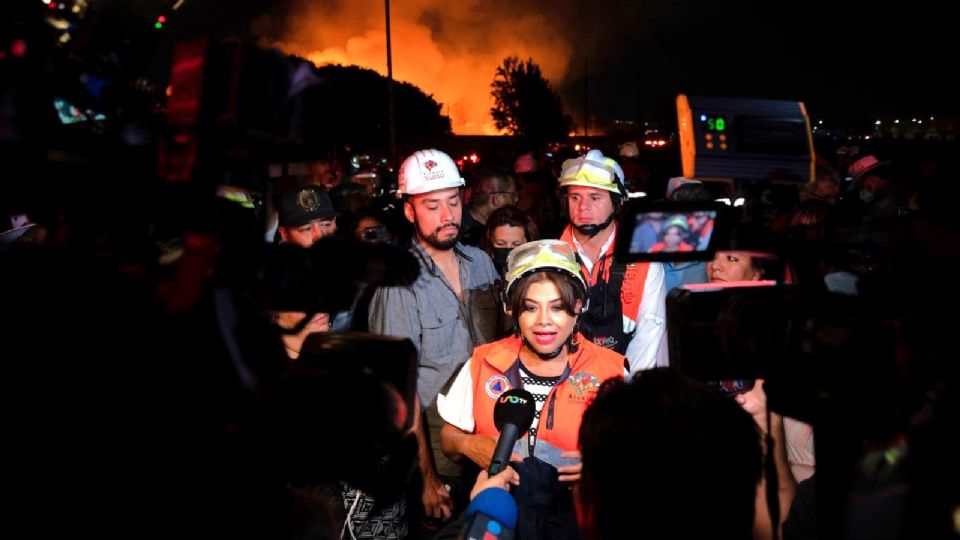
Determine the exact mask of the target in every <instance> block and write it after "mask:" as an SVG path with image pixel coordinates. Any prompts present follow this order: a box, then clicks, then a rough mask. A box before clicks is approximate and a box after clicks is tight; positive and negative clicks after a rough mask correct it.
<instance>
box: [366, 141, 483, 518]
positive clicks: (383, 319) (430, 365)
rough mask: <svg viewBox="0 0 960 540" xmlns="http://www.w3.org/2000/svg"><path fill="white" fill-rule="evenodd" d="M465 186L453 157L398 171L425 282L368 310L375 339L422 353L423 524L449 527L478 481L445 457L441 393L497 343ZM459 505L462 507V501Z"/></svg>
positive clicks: (388, 290) (389, 292) (426, 154)
mask: <svg viewBox="0 0 960 540" xmlns="http://www.w3.org/2000/svg"><path fill="white" fill-rule="evenodd" d="M463 186H464V180H463V178H462V177H461V176H460V171H459V170H458V169H457V166H456V164H455V163H454V162H453V160H452V159H450V156H448V155H447V154H445V153H443V152H441V151H439V150H433V149H430V150H420V151H418V152H415V153H414V154H413V155H411V156H410V157H408V158H407V159H406V160H404V162H403V164H402V165H401V166H400V173H399V186H398V189H397V196H398V197H399V198H401V199H402V200H403V212H404V215H405V216H406V218H407V220H409V221H410V223H412V224H413V229H414V234H413V238H412V241H411V246H410V251H411V253H413V255H414V256H415V257H416V258H417V259H418V260H419V262H420V276H419V277H418V278H417V280H416V281H415V282H414V283H413V284H412V285H410V286H408V287H382V288H380V289H378V290H377V291H376V293H375V294H374V296H373V299H372V300H371V303H370V318H369V322H370V331H371V332H375V333H379V334H386V335H392V336H400V337H406V338H409V339H410V340H411V341H412V342H413V344H414V345H415V346H416V348H417V353H418V360H419V368H418V370H417V395H418V397H419V400H420V405H421V407H422V409H423V411H424V413H425V420H426V425H427V429H424V428H423V425H424V422H419V423H418V424H419V427H418V434H417V435H418V438H419V440H420V443H421V444H420V448H421V451H420V471H421V475H422V479H423V499H422V502H423V505H424V511H425V513H426V517H428V518H436V519H443V520H446V519H449V518H450V517H451V516H452V515H453V511H454V508H455V506H457V504H456V503H460V502H462V503H465V502H467V496H468V495H469V492H470V487H471V486H472V485H473V478H467V477H465V476H464V474H463V470H462V468H461V467H460V466H459V465H457V464H456V463H454V462H452V461H451V460H450V459H449V458H447V457H446V456H444V455H443V453H442V452H441V450H440V428H441V427H442V426H443V420H442V419H441V418H440V416H439V414H438V413H437V405H436V397H437V394H438V393H439V392H440V389H441V388H442V387H443V386H444V385H445V384H446V383H447V382H448V381H449V380H450V379H451V378H452V377H453V375H454V374H455V373H456V372H457V370H458V369H459V367H460V366H461V365H462V364H463V363H464V362H466V361H467V360H468V359H469V358H470V355H471V354H472V352H473V349H474V347H477V346H478V345H482V344H484V343H487V342H489V341H492V340H493V338H494V335H495V332H496V330H497V328H498V324H499V320H498V316H499V309H498V303H497V299H496V295H495V293H494V283H495V282H496V280H497V279H498V278H499V275H498V274H497V271H496V270H495V269H494V266H493V263H492V262H491V261H490V257H489V256H487V254H486V253H484V252H483V251H481V250H480V249H477V248H474V247H470V246H464V245H462V244H460V243H459V242H458V241H457V239H458V236H459V232H460V223H461V219H462V217H463V203H462V200H461V188H463ZM458 499H459V500H458Z"/></svg>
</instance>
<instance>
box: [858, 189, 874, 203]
mask: <svg viewBox="0 0 960 540" xmlns="http://www.w3.org/2000/svg"><path fill="white" fill-rule="evenodd" d="M860 200H861V201H863V202H865V203H868V202H871V201H873V192H871V191H869V190H867V189H861V190H860Z"/></svg>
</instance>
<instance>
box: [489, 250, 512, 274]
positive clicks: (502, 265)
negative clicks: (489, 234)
mask: <svg viewBox="0 0 960 540" xmlns="http://www.w3.org/2000/svg"><path fill="white" fill-rule="evenodd" d="M511 251H513V248H493V266H494V268H496V269H497V272H499V273H500V275H501V276H502V275H504V274H505V273H506V272H507V255H509V254H510V252H511Z"/></svg>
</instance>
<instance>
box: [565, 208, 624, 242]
mask: <svg viewBox="0 0 960 540" xmlns="http://www.w3.org/2000/svg"><path fill="white" fill-rule="evenodd" d="M616 215H617V213H616V212H610V217H608V218H607V219H606V221H604V222H603V223H601V224H599V225H595V224H592V223H590V224H587V225H574V226H573V228H574V229H576V230H577V232H579V233H580V234H585V235H587V236H589V237H590V238H593V237H594V236H596V235H598V234H600V231H602V230H604V229H606V228H607V227H608V226H609V225H610V224H611V223H613V219H614V218H615V217H616Z"/></svg>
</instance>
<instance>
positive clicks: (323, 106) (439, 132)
mask: <svg viewBox="0 0 960 540" xmlns="http://www.w3.org/2000/svg"><path fill="white" fill-rule="evenodd" d="M316 74H317V77H318V78H319V79H320V81H321V82H320V84H317V85H316V86H314V87H312V88H311V89H309V90H308V91H306V92H304V99H303V100H302V105H301V114H300V117H301V118H302V123H303V124H304V132H305V133H304V134H303V139H304V140H305V142H306V143H308V144H314V145H321V146H324V145H334V146H336V145H348V146H351V147H357V148H365V149H376V148H381V149H382V148H385V147H386V143H387V133H388V131H387V129H388V124H387V79H386V78H385V77H383V76H382V75H380V74H379V73H377V72H375V71H373V70H370V69H365V68H361V67H357V66H340V65H329V66H323V67H321V68H317V69H316ZM394 100H395V103H396V114H397V116H396V119H397V139H398V141H399V142H400V144H401V145H402V146H403V147H404V148H416V147H417V146H422V145H424V144H433V145H436V144H437V142H436V141H437V140H438V139H442V138H444V137H448V136H450V133H451V131H450V119H449V118H447V117H446V116H443V115H442V114H441V110H440V104H439V103H437V102H436V100H434V99H433V96H431V95H428V94H425V93H424V92H423V91H422V90H420V89H419V88H417V87H416V86H413V85H412V84H409V83H405V82H395V83H394Z"/></svg>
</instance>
